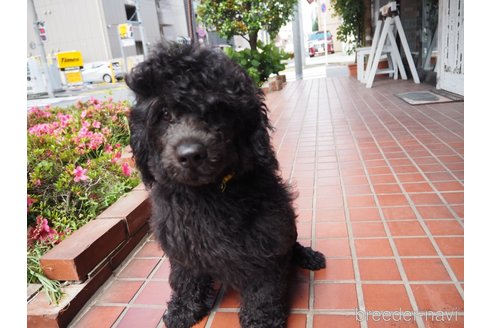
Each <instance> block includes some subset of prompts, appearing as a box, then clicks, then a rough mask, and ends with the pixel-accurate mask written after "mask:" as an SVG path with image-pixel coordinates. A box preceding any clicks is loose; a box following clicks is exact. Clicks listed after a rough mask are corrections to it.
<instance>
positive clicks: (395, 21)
mask: <svg viewBox="0 0 492 328" xmlns="http://www.w3.org/2000/svg"><path fill="white" fill-rule="evenodd" d="M380 11H381V15H380V17H379V20H378V22H377V24H376V31H375V32H374V38H373V43H372V47H371V51H370V53H369V60H368V63H367V68H366V71H365V73H364V77H363V79H362V82H365V83H366V88H371V87H372V83H373V82H374V77H375V76H376V73H381V72H377V68H378V63H379V61H380V60H381V55H382V54H383V51H384V52H388V51H389V52H388V53H389V57H391V61H392V62H393V64H394V65H393V68H391V69H388V70H386V71H384V73H394V74H395V76H394V77H395V79H397V78H398V75H397V74H398V71H400V74H401V78H402V79H403V80H406V79H407V74H406V72H405V69H404V67H403V62H402V59H401V56H400V52H399V50H398V46H397V44H396V38H395V31H394V27H393V25H394V26H396V32H397V33H398V34H399V35H400V40H401V45H402V47H403V50H404V51H405V56H406V58H407V61H408V66H409V67H410V71H411V73H412V77H413V81H414V82H415V83H417V84H419V83H420V79H419V76H418V74H417V69H416V68H415V63H414V62H413V58H412V54H411V52H410V47H409V46H408V42H407V38H406V37H405V32H404V31H403V26H402V25H401V20H400V16H398V13H397V12H396V2H395V1H392V2H389V3H388V4H387V5H385V6H383V7H381V9H380ZM383 20H384V25H383ZM381 25H383V29H382V31H381ZM387 40H389V46H387V45H386V42H387ZM376 44H377V46H376ZM388 47H389V49H388ZM389 62H390V60H389V58H388V63H389Z"/></svg>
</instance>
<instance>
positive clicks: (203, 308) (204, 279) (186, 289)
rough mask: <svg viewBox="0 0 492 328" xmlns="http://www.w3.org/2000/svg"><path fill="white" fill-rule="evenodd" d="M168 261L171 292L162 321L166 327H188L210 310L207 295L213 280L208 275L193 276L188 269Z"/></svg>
mask: <svg viewBox="0 0 492 328" xmlns="http://www.w3.org/2000/svg"><path fill="white" fill-rule="evenodd" d="M170 261H171V274H170V275H169V284H170V285H171V288H172V290H173V293H172V296H171V300H170V301H169V302H168V304H167V311H166V313H165V314H164V322H165V324H166V327H167V328H189V327H191V326H193V325H194V324H195V323H197V322H199V321H200V320H201V319H202V318H204V317H205V316H206V315H207V314H208V313H209V312H210V309H211V304H209V296H210V295H211V293H212V290H213V289H212V284H213V280H212V279H211V278H210V277H208V276H199V277H195V276H193V275H192V274H191V273H190V270H188V269H186V268H184V267H183V266H181V265H180V264H178V263H176V262H174V261H172V260H170Z"/></svg>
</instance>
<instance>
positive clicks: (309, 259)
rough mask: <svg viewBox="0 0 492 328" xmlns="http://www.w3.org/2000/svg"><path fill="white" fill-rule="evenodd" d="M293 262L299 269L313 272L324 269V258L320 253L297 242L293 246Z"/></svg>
mask: <svg viewBox="0 0 492 328" xmlns="http://www.w3.org/2000/svg"><path fill="white" fill-rule="evenodd" d="M293 261H294V264H296V265H298V266H300V267H301V268H303V269H308V270H313V271H315V270H319V269H323V268H325V267H326V260H325V256H324V255H323V254H322V253H320V252H317V251H315V250H313V249H312V248H311V247H304V246H302V245H301V244H299V243H298V242H296V244H295V245H294V255H293Z"/></svg>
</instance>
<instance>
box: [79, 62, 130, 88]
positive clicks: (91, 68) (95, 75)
mask: <svg viewBox="0 0 492 328" xmlns="http://www.w3.org/2000/svg"><path fill="white" fill-rule="evenodd" d="M111 64H112V65H113V73H114V78H115V79H116V80H117V81H120V80H122V79H123V71H122V69H121V66H120V63H119V62H117V61H113V62H107V61H105V62H93V63H88V64H85V65H84V68H83V69H82V70H81V73H82V79H83V80H84V82H85V83H100V82H106V83H111V82H114V81H113V79H112V77H111V76H112V72H111V66H110V65H111Z"/></svg>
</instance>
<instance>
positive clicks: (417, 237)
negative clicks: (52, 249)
mask: <svg viewBox="0 0 492 328" xmlns="http://www.w3.org/2000/svg"><path fill="white" fill-rule="evenodd" d="M425 89H430V86H428V85H415V84H413V83H412V82H407V81H393V80H380V81H378V82H377V83H375V86H374V87H373V88H372V89H366V88H365V87H364V86H363V85H362V84H360V83H358V82H357V81H356V80H355V79H353V78H329V79H318V80H308V81H299V82H291V83H289V84H287V86H286V88H285V89H283V90H282V91H279V92H275V93H271V94H269V95H268V97H267V102H268V106H269V108H270V112H271V113H270V118H271V120H272V123H274V125H275V127H276V133H275V135H274V138H273V140H274V144H275V147H276V149H277V150H278V158H279V160H280V163H281V166H282V174H283V176H284V177H285V179H288V180H290V181H291V182H292V183H293V184H295V185H296V186H297V189H298V191H299V197H298V199H297V201H296V206H297V209H298V213H299V218H298V233H299V239H300V240H301V242H302V243H303V244H305V245H312V246H313V247H314V248H315V249H317V250H320V251H322V252H323V253H324V254H325V255H326V257H327V264H328V267H327V269H326V270H322V271H319V272H316V273H309V272H308V271H304V272H302V271H299V274H298V277H297V279H296V281H295V282H293V295H292V311H291V312H292V314H291V316H290V318H289V327H292V328H297V327H309V328H310V327H318V328H324V327H335V328H338V327H340V328H352V327H361V328H365V327H369V328H372V327H433V328H434V327H463V325H464V324H463V321H464V319H463V311H464V302H463V296H464V295H463V294H464V291H463V290H464V275H463V271H464V270H463V264H464V257H463V255H464V252H463V239H464V238H463V237H464V236H463V235H464V229H463V227H464V219H463V213H464V206H463V187H464V176H463V175H464V174H463V164H464V158H463V147H464V146H463V144H464V143H463V120H464V113H463V103H460V102H457V103H446V104H433V105H423V106H410V105H407V104H406V103H404V102H402V101H401V100H400V99H399V98H397V97H395V96H394V94H395V93H399V92H405V91H415V90H425ZM161 256H162V251H160V250H159V248H158V246H157V245H156V243H155V241H153V240H152V238H151V236H149V237H148V238H146V240H145V241H144V242H142V243H141V244H140V246H138V247H137V248H136V250H135V251H134V253H132V255H131V256H130V257H129V258H128V259H127V261H126V262H125V263H123V264H122V266H121V267H120V269H119V270H118V271H117V273H116V275H115V277H114V278H112V279H111V280H109V281H108V282H107V283H106V284H105V285H104V286H103V287H102V288H101V289H100V291H99V293H98V294H97V295H96V296H95V297H93V298H92V299H91V301H90V302H89V303H88V304H87V306H86V307H85V308H84V309H83V310H82V311H81V312H80V313H79V316H77V317H76V318H75V320H74V321H73V322H72V326H74V327H132V328H135V327H139V328H147V327H149V328H150V327H163V326H164V324H163V323H162V320H161V316H162V314H163V312H164V310H165V307H166V302H167V300H168V299H169V295H170V288H169V286H168V284H167V277H168V273H169V263H168V261H167V260H166V259H163V258H162V257H161ZM238 305H239V298H238V295H237V293H235V292H233V291H230V290H227V291H225V290H223V289H219V290H218V292H217V297H216V301H215V307H214V310H213V312H212V314H211V315H210V316H209V317H207V318H206V319H205V320H204V321H203V322H201V323H200V324H199V325H197V327H207V328H208V327H213V328H218V327H223V328H226V327H227V328H234V327H239V321H238V315H237V311H238ZM356 311H358V312H356ZM370 311H392V312H391V313H387V314H386V316H384V317H383V316H378V315H377V313H374V312H373V314H372V315H371V314H370V313H371V312H370ZM405 311H410V312H405ZM428 311H433V312H432V314H431V313H429V312H428ZM439 311H444V312H439ZM455 311H457V313H456V312H455ZM413 313H416V314H415V315H413ZM381 314H382V313H381ZM390 314H392V316H391V315H390ZM363 317H365V319H364V320H362V321H361V320H357V319H363Z"/></svg>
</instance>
